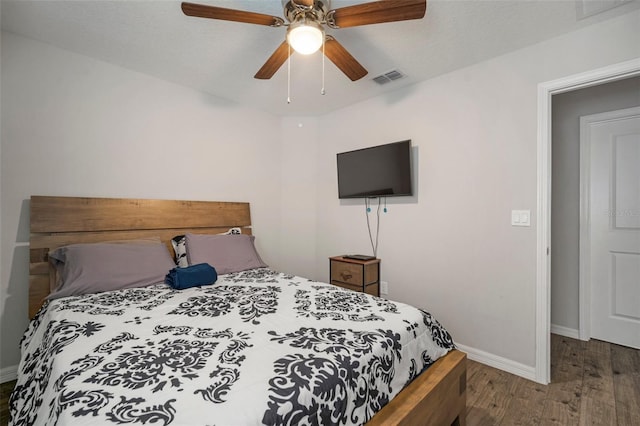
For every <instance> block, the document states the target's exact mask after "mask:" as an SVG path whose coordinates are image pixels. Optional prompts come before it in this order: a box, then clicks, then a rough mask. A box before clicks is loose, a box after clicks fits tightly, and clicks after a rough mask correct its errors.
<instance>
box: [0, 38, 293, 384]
mask: <svg viewBox="0 0 640 426" xmlns="http://www.w3.org/2000/svg"><path fill="white" fill-rule="evenodd" d="M1 83H2V105H1V107H2V145H1V150H2V163H1V166H2V169H1V174H0V177H1V182H2V186H1V203H2V219H1V228H0V229H1V232H2V236H3V239H2V259H1V280H2V281H1V284H0V287H1V289H2V299H1V300H0V319H1V325H0V331H1V333H2V335H1V337H0V342H1V345H2V347H1V348H0V349H1V350H0V357H1V359H0V372H2V371H3V370H2V369H7V368H9V367H11V366H14V365H16V364H17V363H18V360H19V354H18V341H19V339H20V336H21V334H22V332H23V331H24V329H25V327H26V325H27V289H28V266H29V265H28V261H29V248H28V246H27V244H28V241H29V203H28V200H29V197H30V196H31V195H68V196H97V197H133V198H161V199H192V200H228V201H248V202H251V208H252V220H253V224H254V233H255V235H256V236H257V245H258V249H259V251H260V253H261V254H262V255H263V257H264V259H265V261H266V262H267V263H270V264H272V265H274V266H276V267H281V266H282V265H280V264H279V263H278V261H279V256H278V255H277V253H278V249H279V247H278V246H279V236H280V231H279V227H280V221H281V211H280V195H281V190H280V184H281V180H282V176H281V170H282V167H281V147H280V132H281V122H280V118H279V117H275V116H272V115H269V114H266V113H263V112H258V111H255V110H252V109H250V108H246V107H241V106H238V105H233V104H231V103H229V102H227V101H223V100H220V99H216V98H213V97H211V96H208V95H204V94H202V93H199V92H195V91H193V90H190V89H186V88H184V87H181V86H177V85H174V84H170V83H167V82H164V81H161V80H158V79H155V78H152V77H149V76H146V75H143V74H139V73H135V72H131V71H128V70H125V69H122V68H119V67H116V66H112V65H109V64H106V63H103V62H99V61H96V60H93V59H90V58H87V57H84V56H80V55H76V54H73V53H70V52H67V51H63V50H60V49H58V48H55V47H52V46H49V45H46V44H42V43H38V42H34V41H31V40H29V39H26V38H22V37H19V36H15V35H12V34H9V33H3V34H2V81H1ZM247 123H250V124H251V125H247ZM5 372H6V370H5Z"/></svg>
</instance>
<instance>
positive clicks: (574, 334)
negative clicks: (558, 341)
mask: <svg viewBox="0 0 640 426" xmlns="http://www.w3.org/2000/svg"><path fill="white" fill-rule="evenodd" d="M551 332H552V333H553V334H558V335H560V336H564V337H570V338H572V339H578V340H580V331H578V330H576V329H574V328H569V327H565V326H563V325H556V324H551Z"/></svg>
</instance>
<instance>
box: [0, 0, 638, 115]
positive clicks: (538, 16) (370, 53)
mask: <svg viewBox="0 0 640 426" xmlns="http://www.w3.org/2000/svg"><path fill="white" fill-rule="evenodd" d="M191 1H192V2H194V3H202V4H209V5H215V6H222V7H227V8H233V9H241V10H248V11H254V12H260V13H266V14H269V15H275V16H282V2H281V1H280V0H203V1H199V0H191ZM589 1H592V0H589ZM364 2H366V1H364V0H361V1H345V0H333V1H332V2H331V7H332V8H339V7H343V6H347V5H351V4H357V3H364ZM608 2H609V3H611V2H622V4H621V5H619V6H618V7H615V8H612V9H610V10H608V11H605V12H603V13H599V14H596V15H593V16H589V17H587V18H584V19H578V11H579V10H580V9H579V8H577V6H580V7H582V6H581V5H580V2H574V1H570V0H548V1H540V0H535V1H526V0H509V1H499V0H431V1H429V3H428V5H427V15H426V17H425V18H424V19H421V20H415V21H405V22H397V23H386V24H376V25H368V26H362V27H355V28H345V29H338V30H329V31H328V33H329V34H331V35H333V36H334V37H335V38H336V39H337V40H338V41H340V42H341V43H342V45H343V46H344V47H345V48H347V49H348V50H349V52H350V53H351V54H352V55H353V56H355V57H356V59H357V60H358V61H359V62H360V63H361V64H362V65H363V66H364V67H365V68H366V69H367V70H368V71H369V74H368V75H367V76H365V77H364V78H363V79H361V80H359V81H357V82H352V81H350V80H349V79H348V78H347V77H346V76H344V75H343V74H342V73H341V72H340V71H339V70H338V69H337V68H336V67H335V66H334V65H333V63H331V62H330V61H328V60H327V61H325V88H326V95H321V94H320V90H321V88H322V55H321V53H316V54H314V55H311V56H301V55H298V54H294V55H293V56H292V58H291V103H290V104H287V102H286V100H287V64H285V65H283V67H282V68H281V69H280V70H279V71H278V72H277V73H276V74H275V76H274V77H273V78H272V79H271V80H256V79H254V78H253V75H254V74H255V73H256V71H257V70H258V69H259V68H260V67H261V66H262V64H263V63H264V61H265V60H266V59H267V58H268V57H269V56H270V55H271V53H272V52H273V51H274V50H275V48H276V47H277V46H278V45H279V44H280V43H281V42H282V41H283V39H284V35H285V31H286V30H285V29H284V28H270V27H265V26H260V25H251V24H244V23H237V22H225V21H217V20H210V19H202V18H193V17H187V16H185V15H183V14H182V11H181V10H180V2H174V1H159V0H155V1H93V0H92V1H31V0H21V1H6V0H2V4H1V9H0V13H1V14H2V29H3V30H5V31H10V32H13V33H16V34H19V35H22V36H26V37H29V38H32V39H36V40H41V41H44V42H46V43H50V44H52V45H55V46H58V47H61V48H63V49H67V50H70V51H73V52H77V53H80V54H83V55H86V56H90V57H93V58H97V59H100V60H103V61H105V62H109V63H112V64H116V65H119V66H122V67H124V68H127V69H131V70H135V71H139V72H143V73H145V74H149V75H153V76H156V77H159V78H162V79H165V80H168V81H172V82H175V83H178V84H181V85H184V86H188V87H192V88H194V89H197V90H199V91H202V92H206V93H210V94H212V95H214V96H217V97H220V98H224V99H227V100H231V101H233V102H237V103H239V104H243V105H250V106H252V107H255V108H258V109H262V110H265V111H269V112H271V113H274V114H278V115H319V114H323V113H326V112H329V111H333V110H336V109H339V108H342V107H344V106H347V105H351V104H353V103H356V102H358V101H361V100H364V99H366V98H370V97H373V96H378V95H381V94H383V93H385V92H388V91H392V90H396V89H398V88H400V87H403V86H406V85H410V84H414V83H416V82H419V81H422V80H426V79H429V78H432V77H434V76H437V75H439V74H443V73H446V72H449V71H451V70H454V69H457V68H461V67H464V66H467V65H470V64H473V63H476V62H479V61H482V60H485V59H488V58H490V57H494V56H497V55H501V54H503V53H506V52H509V51H513V50H516V49H519V48H522V47H524V46H527V45H531V44H534V43H537V42H539V41H542V40H545V39H548V38H551V37H554V36H557V35H560V34H563V33H566V32H569V31H573V30H575V29H578V28H581V27H583V26H586V25H590V24H593V23H594V22H598V21H601V20H604V19H608V18H611V17H614V16H618V15H620V14H623V13H627V12H629V11H631V10H635V9H638V8H639V7H640V2H639V1H637V0H636V1H630V2H626V1H624V0H608ZM393 69H398V70H400V71H402V72H403V73H404V74H406V75H407V77H406V78H404V79H401V80H396V81H394V82H392V83H388V84H386V85H383V86H380V85H378V84H376V83H375V82H374V81H373V80H372V79H373V77H375V76H377V75H379V74H382V73H385V72H387V71H390V70H393Z"/></svg>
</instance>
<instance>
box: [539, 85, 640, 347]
mask: <svg viewBox="0 0 640 426" xmlns="http://www.w3.org/2000/svg"><path fill="white" fill-rule="evenodd" d="M635 106H640V77H635V78H628V79H625V80H620V81H616V82H613V83H608V84H603V85H600V86H595V87H589V88H586V89H581V90H576V91H573V92H568V93H562V94H559V95H554V96H553V104H552V114H553V117H552V123H553V125H552V141H553V142H552V150H553V152H552V154H551V157H552V159H553V172H552V176H553V177H552V200H551V253H552V259H551V324H552V325H553V326H554V329H556V330H558V331H563V330H564V332H565V334H571V335H574V336H575V335H577V332H578V330H579V327H580V322H579V319H580V309H579V308H580V303H579V302H580V300H579V288H580V281H579V267H580V264H579V256H580V250H579V248H580V247H579V243H580V117H581V116H584V115H590V114H598V113H601V112H606V111H614V110H618V109H623V108H631V107H635Z"/></svg>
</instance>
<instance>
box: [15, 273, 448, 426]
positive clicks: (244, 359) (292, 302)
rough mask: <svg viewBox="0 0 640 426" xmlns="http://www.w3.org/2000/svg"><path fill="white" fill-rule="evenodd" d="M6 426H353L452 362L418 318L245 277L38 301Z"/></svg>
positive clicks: (278, 279)
mask: <svg viewBox="0 0 640 426" xmlns="http://www.w3.org/2000/svg"><path fill="white" fill-rule="evenodd" d="M21 345H22V360H21V363H20V367H19V374H18V382H17V385H16V388H15V391H14V392H13V394H12V395H11V399H10V412H11V419H12V420H11V424H13V425H31V424H38V425H56V424H57V425H71V424H73V425H94V424H100V425H109V424H114V425H117V424H153V425H169V424H172V425H198V426H200V425H218V426H223V425H225V426H226V425H262V424H264V425H315V424H319V425H338V424H363V423H365V422H366V421H367V420H368V419H370V418H371V417H372V416H373V415H374V414H375V413H376V412H377V411H378V410H379V409H380V408H381V407H383V406H384V405H385V404H386V403H387V402H388V401H389V400H391V399H392V398H393V397H394V396H395V395H396V394H398V392H400V390H401V389H402V388H403V387H404V386H405V385H406V384H407V383H408V382H410V381H411V380H412V379H413V378H414V377H416V376H417V375H418V374H419V373H420V372H421V371H422V370H423V369H424V368H425V367H427V366H428V365H430V364H431V363H433V362H434V361H435V360H436V359H437V358H439V357H440V356H442V355H444V354H446V353H447V352H448V351H449V350H450V349H451V348H453V342H452V340H451V337H450V335H449V334H448V333H447V332H446V331H445V330H444V329H443V328H442V326H441V325H440V324H439V323H438V322H437V321H436V320H435V319H433V318H432V317H431V315H430V314H428V313H427V312H424V311H421V310H418V309H415V308H413V307H410V306H407V305H404V304H401V303H396V302H391V301H387V300H384V299H381V298H377V297H373V296H369V295H365V294H362V293H356V292H352V291H349V290H344V289H341V288H338V287H335V286H331V285H329V284H322V283H318V282H313V281H309V280H306V279H303V278H300V277H295V276H291V275H285V274H281V273H276V272H273V271H271V270H269V269H256V270H251V271H245V272H241V273H235V274H228V275H222V276H220V277H219V280H218V282H217V283H216V284H215V285H213V286H206V287H201V288H192V289H188V290H181V291H176V290H172V289H170V288H169V287H167V286H165V285H164V284H158V285H156V286H151V287H146V288H136V289H127V290H120V291H114V292H106V293H99V294H93V295H84V296H74V297H66V298H61V299H57V300H54V301H52V302H51V303H50V304H49V305H48V306H47V307H45V308H44V309H42V310H41V311H40V313H39V314H38V315H37V317H36V318H35V319H34V320H33V321H32V322H31V324H30V326H29V328H28V330H27V331H26V333H25V336H24V338H23V340H22V343H21Z"/></svg>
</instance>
